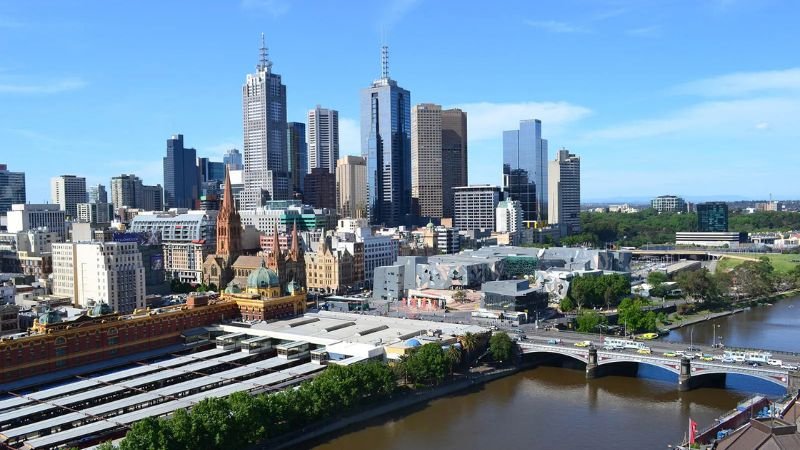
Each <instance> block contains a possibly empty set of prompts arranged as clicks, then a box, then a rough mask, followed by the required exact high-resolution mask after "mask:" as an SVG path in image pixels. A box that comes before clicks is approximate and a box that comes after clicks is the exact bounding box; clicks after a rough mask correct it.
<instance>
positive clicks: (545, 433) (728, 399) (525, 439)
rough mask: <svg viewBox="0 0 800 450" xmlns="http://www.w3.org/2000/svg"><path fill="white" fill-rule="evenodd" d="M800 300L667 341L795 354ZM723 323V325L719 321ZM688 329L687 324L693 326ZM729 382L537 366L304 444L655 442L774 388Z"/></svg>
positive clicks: (341, 448)
mask: <svg viewBox="0 0 800 450" xmlns="http://www.w3.org/2000/svg"><path fill="white" fill-rule="evenodd" d="M798 324H800V297H794V298H791V299H786V300H781V301H779V302H777V303H776V304H775V305H774V306H763V307H757V308H753V309H751V310H749V311H745V312H743V313H740V314H736V315H733V316H728V317H725V318H720V319H717V320H714V321H711V322H705V323H700V324H697V325H694V326H693V327H687V328H684V329H681V330H676V331H673V332H672V333H671V334H670V335H669V336H668V337H667V338H666V339H668V340H672V341H686V342H688V341H689V338H690V334H691V337H692V338H693V339H694V342H698V343H706V344H711V343H712V339H714V337H715V336H714V332H713V331H712V330H713V328H712V326H716V329H717V335H716V337H719V336H721V337H722V341H723V342H724V343H725V345H726V346H737V347H761V348H771V349H775V350H782V351H795V352H797V351H800V344H798V343H800V326H798ZM717 325H719V326H717ZM692 329H693V330H694V331H691V330H692ZM727 383H728V388H727V389H719V388H716V389H715V388H702V389H696V390H693V391H689V392H678V389H677V376H675V375H672V374H670V373H668V372H666V371H662V370H660V369H655V368H648V367H644V366H643V367H641V368H640V369H639V377H637V378H632V377H618V376H608V377H603V378H597V379H594V380H590V381H587V380H586V379H585V375H584V372H583V371H581V370H572V369H565V368H558V367H537V368H533V369H530V370H526V371H524V372H521V373H519V374H516V375H514V376H510V377H507V378H504V379H500V380H497V381H494V382H491V383H488V384H487V385H485V386H482V387H481V388H479V389H476V390H475V391H473V392H465V393H462V394H459V395H453V396H449V397H444V398H441V399H437V400H434V401H432V402H430V403H429V404H427V405H425V406H424V407H419V408H415V409H413V410H410V411H403V412H401V413H398V414H395V415H393V416H391V417H383V418H381V419H378V420H375V421H373V422H371V423H367V424H362V425H361V426H359V427H357V428H356V429H352V430H348V431H347V432H345V433H340V434H338V435H334V436H329V437H328V438H325V439H323V440H321V441H317V442H313V443H309V444H306V445H305V446H303V447H301V448H315V449H318V450H361V449H363V450H389V449H437V450H445V449H454V450H455V449H457V450H470V449H475V450H487V449H493V448H505V447H512V446H516V447H519V448H542V449H545V448H547V449H550V448H556V449H560V448H569V449H611V448H621V449H633V448H635V449H640V448H647V449H651V448H652V449H656V448H667V445H669V444H675V443H677V442H679V441H680V440H681V439H682V437H683V436H684V434H685V433H686V432H687V428H688V422H689V418H692V419H693V420H695V421H697V422H698V423H699V424H700V427H701V428H703V427H705V426H706V425H708V424H709V423H711V422H712V421H713V420H714V419H715V418H716V417H718V416H719V415H720V414H722V413H723V412H725V411H728V410H730V409H732V408H734V407H735V406H736V404H737V403H738V402H739V401H741V400H743V399H745V398H747V397H748V396H750V395H751V394H752V393H754V392H760V393H764V394H767V395H770V396H774V397H776V396H780V395H781V394H782V393H783V391H782V389H780V388H778V387H777V386H774V385H771V384H769V383H767V382H762V381H760V380H753V379H750V378H747V377H737V376H729V377H728V381H727Z"/></svg>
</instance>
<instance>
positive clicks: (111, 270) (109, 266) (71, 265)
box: [53, 242, 145, 314]
mask: <svg viewBox="0 0 800 450" xmlns="http://www.w3.org/2000/svg"><path fill="white" fill-rule="evenodd" d="M144 271H145V269H144V265H143V264H142V254H141V252H139V249H138V246H137V244H136V243H135V242H79V243H72V242H70V243H58V244H53V293H54V294H55V295H64V296H68V297H70V298H72V299H73V302H74V303H75V305H76V306H81V307H90V306H95V305H98V304H100V303H106V304H108V306H110V307H111V309H112V310H114V311H117V312H120V313H123V314H125V313H130V312H133V310H134V309H136V308H143V307H144V305H145V303H144V299H145V274H144Z"/></svg>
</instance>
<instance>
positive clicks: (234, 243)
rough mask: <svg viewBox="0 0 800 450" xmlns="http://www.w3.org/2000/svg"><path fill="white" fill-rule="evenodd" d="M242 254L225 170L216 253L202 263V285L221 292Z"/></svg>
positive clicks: (239, 221)
mask: <svg viewBox="0 0 800 450" xmlns="http://www.w3.org/2000/svg"><path fill="white" fill-rule="evenodd" d="M241 254H242V219H241V217H240V216H239V213H238V212H237V211H236V208H235V206H234V202H233V192H232V190H231V176H230V171H229V170H228V169H227V167H226V169H225V188H224V191H223V197H222V205H221V206H220V208H219V214H217V251H216V253H215V254H213V255H208V256H207V257H206V260H205V262H203V283H204V284H205V285H207V286H210V285H211V284H214V285H216V286H217V289H218V290H220V291H221V290H223V289H225V287H226V286H227V285H228V283H230V282H231V280H233V276H234V273H233V264H234V262H235V261H236V259H237V258H239V256H240V255H241Z"/></svg>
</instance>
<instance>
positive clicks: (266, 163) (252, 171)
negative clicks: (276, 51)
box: [241, 34, 289, 209]
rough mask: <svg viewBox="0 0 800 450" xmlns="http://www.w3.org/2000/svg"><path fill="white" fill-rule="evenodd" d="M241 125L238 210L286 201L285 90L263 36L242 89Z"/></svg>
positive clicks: (287, 186) (287, 187)
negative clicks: (253, 67) (241, 177)
mask: <svg viewBox="0 0 800 450" xmlns="http://www.w3.org/2000/svg"><path fill="white" fill-rule="evenodd" d="M242 116H243V118H242V122H243V124H244V191H243V192H242V198H241V207H242V208H244V209H253V208H257V207H259V206H261V205H263V203H264V201H265V200H286V199H288V198H289V175H288V164H287V158H286V153H287V145H286V134H287V133H286V126H287V125H286V86H284V85H283V82H282V81H281V76H280V75H278V74H275V73H272V61H270V60H269V57H268V55H267V47H266V44H264V35H263V34H262V35H261V58H260V60H259V63H258V65H257V66H256V71H255V73H250V74H247V79H246V80H245V83H244V85H243V86H242Z"/></svg>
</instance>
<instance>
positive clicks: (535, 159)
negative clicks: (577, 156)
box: [503, 119, 548, 222]
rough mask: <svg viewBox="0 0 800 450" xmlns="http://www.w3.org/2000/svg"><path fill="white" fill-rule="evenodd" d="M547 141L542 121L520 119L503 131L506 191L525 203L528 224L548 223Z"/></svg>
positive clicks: (524, 214) (504, 185) (525, 219)
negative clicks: (544, 136) (536, 222)
mask: <svg viewBox="0 0 800 450" xmlns="http://www.w3.org/2000/svg"><path fill="white" fill-rule="evenodd" d="M547 161H548V160H547V140H546V139H542V121H541V120H538V119H532V120H521V121H520V122H519V130H511V131H504V132H503V190H504V191H505V192H506V195H507V196H509V197H510V198H511V199H512V200H519V202H520V203H522V211H523V220H524V221H525V222H533V221H545V220H547Z"/></svg>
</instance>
